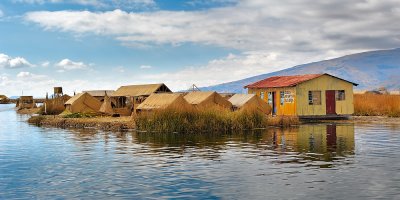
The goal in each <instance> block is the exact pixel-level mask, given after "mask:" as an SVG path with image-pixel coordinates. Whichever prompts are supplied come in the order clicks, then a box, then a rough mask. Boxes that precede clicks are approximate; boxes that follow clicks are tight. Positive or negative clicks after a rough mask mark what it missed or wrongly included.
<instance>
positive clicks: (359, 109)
mask: <svg viewBox="0 0 400 200" xmlns="http://www.w3.org/2000/svg"><path fill="white" fill-rule="evenodd" d="M354 115H359V116H388V117H400V95H387V94H383V95H379V94H355V95H354Z"/></svg>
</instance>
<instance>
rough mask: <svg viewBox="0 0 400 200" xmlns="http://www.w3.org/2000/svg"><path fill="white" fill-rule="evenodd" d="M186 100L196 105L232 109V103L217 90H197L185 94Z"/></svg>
mask: <svg viewBox="0 0 400 200" xmlns="http://www.w3.org/2000/svg"><path fill="white" fill-rule="evenodd" d="M184 98H185V100H186V101H187V102H188V103H190V104H192V105H194V106H196V107H198V108H199V107H210V106H211V107H212V106H219V107H223V108H226V109H232V103H231V102H229V101H228V100H226V99H225V98H224V97H222V96H221V95H219V94H218V93H217V92H213V91H208V92H202V91H195V92H189V93H188V94H186V95H185V97H184Z"/></svg>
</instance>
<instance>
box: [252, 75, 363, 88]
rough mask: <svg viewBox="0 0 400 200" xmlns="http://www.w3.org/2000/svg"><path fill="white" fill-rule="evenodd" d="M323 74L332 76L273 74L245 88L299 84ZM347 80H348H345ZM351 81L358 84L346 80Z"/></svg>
mask: <svg viewBox="0 0 400 200" xmlns="http://www.w3.org/2000/svg"><path fill="white" fill-rule="evenodd" d="M322 75H328V76H332V75H330V74H305V75H294V76H273V77H269V78H267V79H264V80H261V81H258V82H255V83H252V84H250V85H246V86H245V88H276V87H292V86H295V85H298V84H299V83H302V82H305V81H308V80H311V79H314V78H317V77H320V76H322ZM332 77H334V78H338V77H335V76H332ZM338 79H340V80H343V79H341V78H338ZM343 81H346V80H343ZM346 82H349V83H352V84H353V85H356V86H357V84H356V83H353V82H350V81H346Z"/></svg>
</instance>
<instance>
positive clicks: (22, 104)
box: [17, 96, 36, 110]
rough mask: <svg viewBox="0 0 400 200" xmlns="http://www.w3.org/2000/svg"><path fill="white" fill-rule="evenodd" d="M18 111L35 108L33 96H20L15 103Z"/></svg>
mask: <svg viewBox="0 0 400 200" xmlns="http://www.w3.org/2000/svg"><path fill="white" fill-rule="evenodd" d="M17 106H18V109H19V110H21V109H32V108H36V103H35V101H34V100H33V96H20V97H19V99H18V103H17Z"/></svg>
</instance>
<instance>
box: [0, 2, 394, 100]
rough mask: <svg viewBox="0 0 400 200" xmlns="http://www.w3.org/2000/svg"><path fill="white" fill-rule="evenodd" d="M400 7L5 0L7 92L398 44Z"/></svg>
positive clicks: (189, 75)
mask: <svg viewBox="0 0 400 200" xmlns="http://www.w3.org/2000/svg"><path fill="white" fill-rule="evenodd" d="M349 2H350V3H351V4H352V5H353V6H345V5H348V4H349ZM311 4H312V5H313V6H310V5H311ZM332 8H336V9H332ZM399 13H400V6H399V3H397V2H396V1H394V0H384V1H376V0H370V1H362V0H352V1H345V0H337V1H331V2H329V1H325V2H322V3H321V2H319V3H314V1H311V0H300V1H294V0H283V1H279V2H277V1H272V0H266V1H265V0H243V1H237V0H208V1H206V0H186V1H184V0H168V1H165V0H164V1H157V0H125V1H122V0H69V1H66V0H8V1H7V0H5V1H1V2H0V93H5V94H7V95H9V96H11V95H20V94H21V93H22V91H24V94H25V95H37V96H44V94H45V93H46V92H51V91H52V87H53V86H63V87H64V88H65V91H66V92H67V93H72V92H73V91H77V92H79V91H82V90H89V89H117V88H118V87H119V86H121V85H129V84H139V83H155V82H157V83H158V82H165V83H166V84H167V85H168V86H170V87H171V88H172V89H173V90H180V89H186V88H188V87H189V86H190V85H191V84H193V83H195V84H197V85H198V86H208V85H213V84H218V83H223V82H227V81H234V80H238V79H242V78H246V77H249V76H253V75H258V74H261V73H268V72H272V71H276V70H280V69H284V68H288V67H291V66H294V65H297V64H302V63H307V62H312V61H318V60H322V59H328V58H333V57H338V56H342V55H346V54H349V53H355V52H361V51H368V50H375V49H386V48H395V47H398V46H399V43H400V35H399V32H400V30H399V29H400V28H398V26H396V25H395V22H396V21H398V20H399V19H400V14H399Z"/></svg>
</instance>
